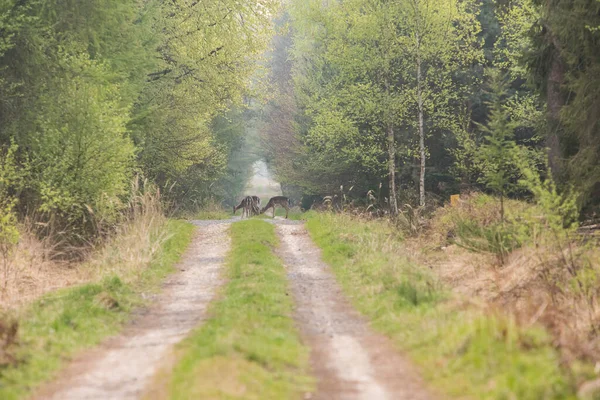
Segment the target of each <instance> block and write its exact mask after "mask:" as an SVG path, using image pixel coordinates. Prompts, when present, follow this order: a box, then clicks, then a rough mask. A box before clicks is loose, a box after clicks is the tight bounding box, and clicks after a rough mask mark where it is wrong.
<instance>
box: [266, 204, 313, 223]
mask: <svg viewBox="0 0 600 400" xmlns="http://www.w3.org/2000/svg"><path fill="white" fill-rule="evenodd" d="M304 215H305V213H303V212H301V211H293V210H290V212H289V214H288V219H289V220H292V221H301V220H303V219H304ZM275 216H277V217H282V218H285V209H284V208H281V207H277V208H276V209H275ZM257 218H260V219H269V218H273V209H272V208H269V210H268V211H267V212H265V213H264V214H260V215H259V216H258V217H257Z"/></svg>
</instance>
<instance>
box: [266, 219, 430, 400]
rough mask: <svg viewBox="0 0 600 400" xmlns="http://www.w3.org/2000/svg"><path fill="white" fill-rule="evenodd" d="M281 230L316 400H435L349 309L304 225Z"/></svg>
mask: <svg viewBox="0 0 600 400" xmlns="http://www.w3.org/2000/svg"><path fill="white" fill-rule="evenodd" d="M277 231H278V233H279V236H280V238H281V242H282V248H281V249H280V254H281V256H282V258H283V260H284V261H285V264H286V268H287V269H288V276H289V278H290V282H291V286H292V289H293V292H294V296H295V300H296V304H297V316H296V320H297V321H298V324H299V326H300V328H301V331H302V335H303V338H304V340H305V341H306V342H307V344H308V345H309V346H310V348H311V361H312V366H313V371H314V374H315V375H316V377H317V380H318V387H317V392H316V393H315V396H314V397H313V399H323V400H325V399H327V400H332V399H339V400H346V399H348V400H350V399H353V400H363V399H364V400H374V399H377V400H386V399H389V400H425V399H431V398H432V396H431V395H430V394H429V393H428V392H427V390H426V389H424V385H423V383H422V381H421V379H420V377H419V376H418V374H416V372H415V371H414V369H413V368H412V366H411V365H410V363H408V362H407V361H406V360H405V359H403V358H402V357H401V356H400V355H399V354H398V353H397V352H396V351H395V350H394V349H393V348H392V346H391V344H390V343H389V341H388V340H387V339H386V338H385V337H383V336H382V335H379V334H376V333H375V332H373V331H372V330H371V329H370V328H369V326H368V325H367V323H366V322H365V321H364V319H363V318H362V317H361V316H360V315H359V314H358V313H357V312H356V311H355V310H354V309H352V307H351V306H350V305H349V303H348V301H347V300H346V299H345V297H344V296H343V294H342V293H341V290H340V287H339V285H338V283H337V282H336V281H335V279H334V277H333V275H332V274H331V272H330V271H329V268H328V266H327V265H326V264H324V263H323V261H321V257H320V251H319V249H318V248H317V247H316V246H315V245H314V243H313V242H312V241H311V239H310V238H309V236H308V233H307V232H306V229H305V228H304V226H302V225H296V226H293V225H279V226H278V227H277Z"/></svg>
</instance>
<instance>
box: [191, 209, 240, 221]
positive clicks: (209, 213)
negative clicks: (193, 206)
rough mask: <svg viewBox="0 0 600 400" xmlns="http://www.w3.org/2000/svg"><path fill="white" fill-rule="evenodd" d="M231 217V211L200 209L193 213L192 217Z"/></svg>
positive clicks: (211, 218)
mask: <svg viewBox="0 0 600 400" xmlns="http://www.w3.org/2000/svg"><path fill="white" fill-rule="evenodd" d="M231 217H232V214H231V213H228V212H227V211H225V210H200V211H198V212H197V213H195V214H194V216H193V218H191V219H196V220H222V219H229V218H231Z"/></svg>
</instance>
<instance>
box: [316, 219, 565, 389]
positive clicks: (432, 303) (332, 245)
mask: <svg viewBox="0 0 600 400" xmlns="http://www.w3.org/2000/svg"><path fill="white" fill-rule="evenodd" d="M307 219H308V222H307V228H308V230H309V232H310V235H311V237H312V239H313V240H314V241H315V242H316V244H317V245H318V246H319V247H321V249H322V250H323V253H322V254H323V259H324V261H325V262H327V263H328V264H329V265H331V267H332V269H333V271H334V274H335V276H336V278H337V279H338V281H339V282H340V284H341V285H342V287H343V289H344V291H345V293H346V295H347V296H348V297H349V298H350V299H351V301H352V303H353V304H354V306H355V307H356V308H357V309H358V310H359V311H361V312H362V313H363V314H365V315H366V316H368V317H369V318H370V319H371V322H372V325H373V327H374V328H375V329H378V330H379V331H381V332H383V333H384V334H386V335H388V336H390V337H391V338H392V339H393V340H394V341H395V343H396V344H397V345H398V347H399V348H401V349H402V350H404V351H407V352H408V354H409V355H410V356H411V358H412V359H413V360H414V361H415V362H416V364H417V365H418V366H419V367H420V371H421V372H422V373H423V374H424V376H425V377H426V378H427V379H428V380H429V381H430V382H431V383H432V386H433V387H434V388H437V389H438V390H439V391H440V392H441V393H445V396H444V397H445V398H461V399H462V398H473V399H520V400H539V399H570V398H574V385H573V382H572V381H571V379H569V378H568V377H567V374H566V372H565V371H563V370H562V369H561V368H560V366H559V365H560V359H559V355H558V353H557V351H556V350H555V349H554V348H553V347H552V340H551V338H550V336H549V335H548V334H547V333H546V332H545V331H544V330H543V329H542V328H541V327H536V326H534V327H530V328H522V327H519V326H517V324H516V323H515V322H514V320H513V319H511V318H510V317H509V316H506V315H503V314H502V313H500V312H494V311H491V310H489V309H486V308H485V307H476V306H473V305H472V303H469V301H468V299H463V300H460V299H458V298H457V297H456V296H455V295H452V294H451V293H448V292H447V291H445V290H444V288H443V287H441V285H440V284H439V283H438V282H437V281H436V279H435V277H434V276H433V275H432V273H431V272H430V271H429V269H428V268H426V267H421V266H416V265H413V264H411V263H409V262H408V261H407V260H406V257H404V256H403V255H402V247H401V238H400V237H398V233H397V231H394V230H393V228H391V227H390V226H389V225H388V224H387V223H385V222H384V221H365V220H359V219H356V218H353V217H351V216H348V215H339V214H328V213H322V214H321V213H314V212H310V213H308V214H307Z"/></svg>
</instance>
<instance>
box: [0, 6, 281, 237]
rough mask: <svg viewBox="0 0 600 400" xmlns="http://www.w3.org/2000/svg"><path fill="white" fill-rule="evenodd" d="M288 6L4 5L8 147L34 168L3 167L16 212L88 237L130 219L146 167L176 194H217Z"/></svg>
mask: <svg viewBox="0 0 600 400" xmlns="http://www.w3.org/2000/svg"><path fill="white" fill-rule="evenodd" d="M276 5H277V2H276V1H274V0H261V1H258V2H257V1H250V0H219V1H192V0H182V1H172V2H171V1H170V2H165V1H161V0H143V1H140V0H86V1H75V0H68V1H57V0H31V1H26V2H25V1H19V0H3V1H2V2H0V147H1V149H0V150H1V152H0V154H2V159H1V160H2V171H11V170H13V169H14V170H15V171H18V172H19V174H20V178H19V179H17V180H15V179H12V178H10V177H8V176H7V173H4V172H3V178H2V181H1V182H0V193H1V194H2V196H3V199H2V201H1V202H0V205H1V206H2V215H1V216H2V219H3V220H5V219H6V218H12V217H10V216H11V215H13V216H14V215H15V214H13V213H17V215H22V216H24V215H33V214H35V215H36V216H37V218H41V219H42V222H43V223H49V224H48V225H47V226H49V227H50V226H51V227H52V228H60V229H64V228H69V229H68V231H71V232H75V233H79V234H81V233H83V234H86V235H88V234H89V233H90V232H91V231H93V229H92V227H93V226H94V225H95V224H96V223H97V222H98V221H104V222H110V221H113V220H115V219H116V218H117V217H118V215H119V213H120V212H121V210H122V208H123V207H124V204H126V203H127V197H128V191H129V185H130V182H131V180H132V178H133V176H134V175H136V174H141V175H143V176H144V177H146V178H148V179H149V180H150V181H152V182H154V183H156V184H157V185H158V186H159V187H161V188H163V192H164V194H166V195H167V196H168V198H169V199H170V200H171V201H172V202H173V203H176V204H178V205H189V204H195V203H198V202H201V201H203V200H204V199H205V198H206V197H207V193H209V189H208V188H209V186H210V185H211V184H213V183H214V182H215V181H217V180H218V179H221V178H222V177H223V176H224V174H225V173H226V172H227V167H228V164H231V156H232V154H235V151H236V150H238V149H239V148H240V147H241V145H242V141H243V140H242V138H243V134H244V130H243V129H239V128H237V129H231V127H234V126H237V125H239V118H240V115H242V112H241V111H235V110H240V107H243V105H244V104H243V99H244V96H245V95H246V94H247V93H249V91H250V90H251V77H252V75H253V73H254V70H255V67H256V65H257V64H256V61H257V59H258V57H259V56H260V55H261V54H262V53H263V52H264V50H265V48H266V45H267V43H268V39H269V38H268V35H269V33H270V27H271V14H272V12H274V10H275V7H276ZM236 118H237V119H236ZM227 125H229V127H228V126H227ZM7 162H10V163H12V166H7V165H6V163H7ZM13 175H14V174H13ZM11 179H12V180H11ZM239 185H243V183H238V186H239ZM8 197H10V198H11V200H10V201H9V200H6V198H8Z"/></svg>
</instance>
